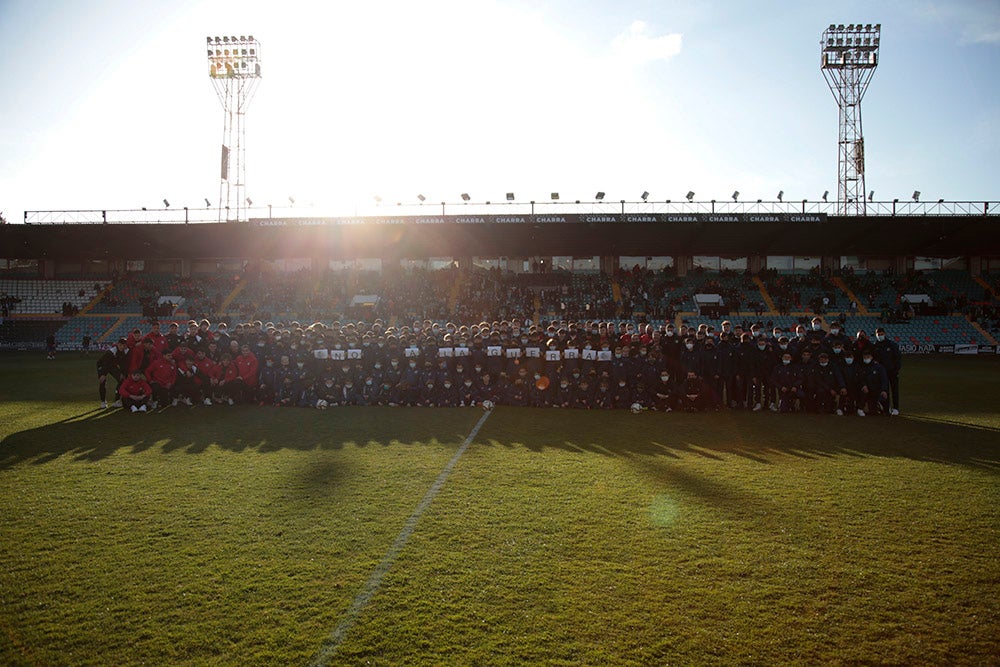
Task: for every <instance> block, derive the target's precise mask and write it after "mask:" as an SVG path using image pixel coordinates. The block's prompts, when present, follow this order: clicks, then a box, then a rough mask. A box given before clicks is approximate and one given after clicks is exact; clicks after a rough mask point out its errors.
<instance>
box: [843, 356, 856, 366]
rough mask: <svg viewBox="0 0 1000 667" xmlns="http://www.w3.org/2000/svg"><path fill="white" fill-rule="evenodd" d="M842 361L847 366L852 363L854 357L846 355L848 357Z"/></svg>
mask: <svg viewBox="0 0 1000 667" xmlns="http://www.w3.org/2000/svg"><path fill="white" fill-rule="evenodd" d="M844 363H845V364H847V365H848V366H850V365H851V364H853V363H854V357H848V358H846V359H844Z"/></svg>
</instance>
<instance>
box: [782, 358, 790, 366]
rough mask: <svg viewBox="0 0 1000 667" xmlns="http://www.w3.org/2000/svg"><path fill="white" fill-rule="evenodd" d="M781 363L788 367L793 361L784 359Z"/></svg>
mask: <svg viewBox="0 0 1000 667" xmlns="http://www.w3.org/2000/svg"><path fill="white" fill-rule="evenodd" d="M781 363H783V364H784V365H786V366H787V365H788V364H790V363H792V360H791V359H782V360H781Z"/></svg>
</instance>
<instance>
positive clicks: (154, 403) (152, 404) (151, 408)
mask: <svg viewBox="0 0 1000 667" xmlns="http://www.w3.org/2000/svg"><path fill="white" fill-rule="evenodd" d="M158 407H160V404H159V402H157V401H153V402H151V403H150V404H149V409H150V410H155V409H156V408H158Z"/></svg>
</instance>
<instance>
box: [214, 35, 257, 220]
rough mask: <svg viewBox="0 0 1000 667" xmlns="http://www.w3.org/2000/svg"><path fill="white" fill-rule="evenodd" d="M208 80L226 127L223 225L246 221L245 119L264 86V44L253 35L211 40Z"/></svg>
mask: <svg viewBox="0 0 1000 667" xmlns="http://www.w3.org/2000/svg"><path fill="white" fill-rule="evenodd" d="M207 40H208V76H209V77H210V78H211V79H212V85H214V86H215V94H216V95H218V96H219V102H221V103H222V110H223V112H225V120H224V123H223V126H222V173H221V180H220V182H219V221H220V222H221V221H222V220H223V212H225V219H226V221H240V220H243V219H244V218H245V217H246V213H247V210H246V202H247V197H246V187H247V186H246V125H245V122H244V118H243V117H244V116H245V115H246V112H247V106H248V105H249V104H250V100H251V99H252V98H253V94H254V91H255V90H256V89H257V84H258V83H259V82H260V42H258V41H257V40H256V39H254V38H253V35H249V36H240V37H235V36H233V37H229V36H225V37H208V38H207Z"/></svg>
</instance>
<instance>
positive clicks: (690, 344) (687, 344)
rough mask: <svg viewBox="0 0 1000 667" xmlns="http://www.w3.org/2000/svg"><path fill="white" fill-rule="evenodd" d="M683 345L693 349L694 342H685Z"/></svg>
mask: <svg viewBox="0 0 1000 667" xmlns="http://www.w3.org/2000/svg"><path fill="white" fill-rule="evenodd" d="M684 347H686V348H687V349H689V350H693V349H694V343H685V344H684Z"/></svg>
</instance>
